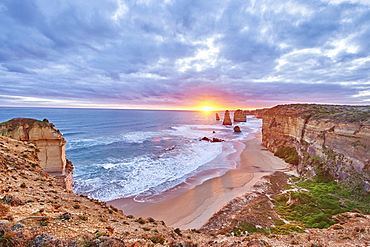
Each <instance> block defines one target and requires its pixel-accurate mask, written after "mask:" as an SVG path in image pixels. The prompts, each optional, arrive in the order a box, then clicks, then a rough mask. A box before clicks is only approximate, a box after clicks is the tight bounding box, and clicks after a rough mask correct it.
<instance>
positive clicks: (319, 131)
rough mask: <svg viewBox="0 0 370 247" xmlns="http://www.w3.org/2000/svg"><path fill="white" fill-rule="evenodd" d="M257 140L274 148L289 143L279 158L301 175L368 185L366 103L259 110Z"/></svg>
mask: <svg viewBox="0 0 370 247" xmlns="http://www.w3.org/2000/svg"><path fill="white" fill-rule="evenodd" d="M262 144H263V145H264V146H265V147H267V148H268V149H269V150H270V151H272V152H275V154H276V153H284V148H285V151H287V149H289V148H291V150H293V151H291V153H290V154H289V152H288V153H286V154H285V155H287V156H290V157H285V158H286V160H287V159H288V161H291V162H290V163H292V164H293V163H295V164H297V165H298V172H299V173H300V174H301V175H303V176H306V177H312V176H320V177H321V178H322V179H324V180H325V178H326V179H327V180H328V181H331V180H339V181H340V182H342V183H343V184H345V185H346V186H347V188H350V189H353V190H356V191H357V192H359V193H363V192H368V191H369V190H370V106H337V105H336V106H335V105H315V104H296V105H279V106H276V107H273V108H271V109H270V110H268V111H267V112H266V113H264V115H263V124H262ZM294 149H295V150H294ZM294 151H296V153H297V154H298V155H297V157H294V156H295V155H294Z"/></svg>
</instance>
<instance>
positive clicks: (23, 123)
mask: <svg viewBox="0 0 370 247" xmlns="http://www.w3.org/2000/svg"><path fill="white" fill-rule="evenodd" d="M0 134H1V135H2V136H6V137H10V138H12V139H16V140H19V141H29V142H32V143H34V144H36V146H37V148H38V150H39V152H38V155H37V156H38V158H39V160H40V165H41V167H42V168H43V170H44V171H45V172H47V173H48V174H50V175H52V176H54V177H55V178H56V179H57V181H58V182H59V184H60V185H62V186H63V187H65V188H67V189H68V190H72V189H73V177H72V170H73V165H72V163H71V162H70V161H68V160H67V159H66V154H65V144H66V141H65V140H64V138H63V136H62V134H61V133H60V132H59V130H57V129H55V127H54V125H53V124H51V123H49V121H47V119H44V121H38V120H36V119H30V118H14V119H12V120H9V121H7V122H4V123H1V124H0Z"/></svg>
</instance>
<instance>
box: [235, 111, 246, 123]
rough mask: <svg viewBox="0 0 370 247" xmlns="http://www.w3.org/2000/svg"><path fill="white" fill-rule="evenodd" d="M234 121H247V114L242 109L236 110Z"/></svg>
mask: <svg viewBox="0 0 370 247" xmlns="http://www.w3.org/2000/svg"><path fill="white" fill-rule="evenodd" d="M234 122H247V114H246V113H245V112H244V111H243V110H241V109H238V110H236V111H235V112H234Z"/></svg>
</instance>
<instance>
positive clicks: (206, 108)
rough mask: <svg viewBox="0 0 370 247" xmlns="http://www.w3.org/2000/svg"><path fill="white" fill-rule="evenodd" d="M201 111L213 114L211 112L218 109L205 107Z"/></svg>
mask: <svg viewBox="0 0 370 247" xmlns="http://www.w3.org/2000/svg"><path fill="white" fill-rule="evenodd" d="M200 110H201V111H203V112H211V111H215V110H216V109H214V108H212V107H210V106H204V107H202V108H201V109H200Z"/></svg>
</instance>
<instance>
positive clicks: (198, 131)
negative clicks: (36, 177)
mask: <svg viewBox="0 0 370 247" xmlns="http://www.w3.org/2000/svg"><path fill="white" fill-rule="evenodd" d="M237 125H239V126H240V127H241V129H242V133H234V132H233V131H232V128H233V126H231V127H230V126H222V125H190V124H189V125H186V124H185V125H178V126H172V127H168V128H162V129H160V130H158V131H133V132H128V133H122V134H120V135H116V136H110V137H98V138H91V139H80V140H78V139H76V140H72V141H68V146H67V149H69V150H75V152H78V149H80V148H91V147H95V146H102V148H106V150H109V149H110V146H109V145H111V144H113V143H118V145H116V146H115V149H118V150H122V152H123V149H120V146H121V145H123V146H126V147H127V145H126V144H142V145H138V146H141V147H142V148H143V149H144V150H145V154H140V155H136V156H134V157H132V156H128V155H126V156H125V155H120V156H117V157H109V158H106V159H105V160H104V161H99V160H96V159H95V160H92V163H89V164H87V163H86V164H85V167H83V168H80V171H82V170H83V171H84V172H83V173H79V174H78V175H76V177H75V192H76V193H78V194H84V195H87V196H89V197H91V198H94V199H98V200H101V201H111V200H114V199H118V198H127V197H133V198H134V200H136V201H152V200H153V197H155V196H158V195H161V193H163V192H164V191H167V190H171V189H172V190H174V189H175V188H177V186H178V185H180V184H187V183H189V178H191V177H196V176H197V175H199V174H201V173H202V172H205V171H215V172H214V174H213V175H211V176H210V175H209V174H210V173H209V172H208V173H207V174H208V175H207V176H208V177H207V176H204V179H209V178H211V177H212V176H213V177H214V176H218V175H220V174H219V172H220V171H223V172H226V171H227V170H229V169H234V168H235V167H236V161H229V160H227V158H226V157H227V155H229V154H231V153H234V152H236V149H235V148H234V146H233V145H234V144H233V141H234V142H235V141H236V142H240V141H244V140H247V139H250V138H251V136H250V133H253V132H257V131H259V129H260V126H261V121H260V120H259V119H251V120H250V121H248V122H246V123H238V124H237ZM203 136H207V137H209V138H212V137H217V138H221V139H224V140H226V141H225V142H222V143H210V142H205V141H199V140H200V138H202V137H203ZM158 140H160V142H159V141H158ZM104 146H106V147H104ZM128 147H130V148H131V146H128ZM135 147H136V146H135ZM130 148H128V149H127V148H126V149H125V150H126V152H127V150H129V149H130ZM91 150H92V151H91V152H92V153H93V152H94V151H93V150H95V149H94V148H92V149H91ZM90 168H91V170H92V169H94V172H91V170H90ZM198 182H199V181H198Z"/></svg>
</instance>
